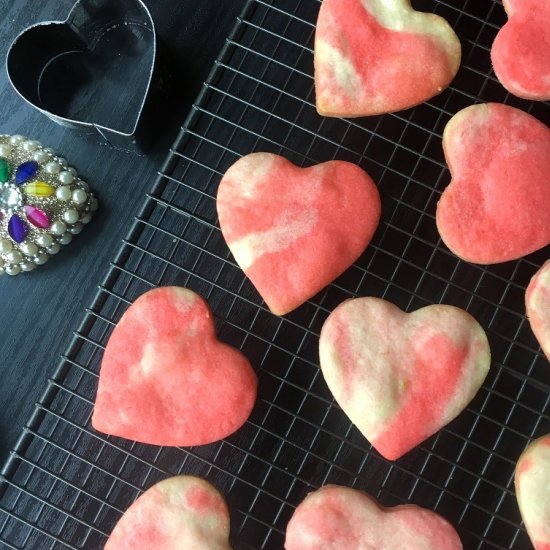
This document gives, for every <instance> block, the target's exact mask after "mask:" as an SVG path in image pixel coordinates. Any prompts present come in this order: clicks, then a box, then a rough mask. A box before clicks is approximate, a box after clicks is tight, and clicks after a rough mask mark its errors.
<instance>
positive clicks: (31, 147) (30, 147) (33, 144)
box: [23, 139, 42, 153]
mask: <svg viewBox="0 0 550 550" xmlns="http://www.w3.org/2000/svg"><path fill="white" fill-rule="evenodd" d="M40 145H42V144H41V143H40V142H39V141H35V140H34V139H30V140H29V141H25V143H23V149H25V151H27V152H29V153H32V152H33V151H36V150H37V149H38V148H39V147H40Z"/></svg>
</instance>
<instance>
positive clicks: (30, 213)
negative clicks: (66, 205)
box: [25, 205, 50, 229]
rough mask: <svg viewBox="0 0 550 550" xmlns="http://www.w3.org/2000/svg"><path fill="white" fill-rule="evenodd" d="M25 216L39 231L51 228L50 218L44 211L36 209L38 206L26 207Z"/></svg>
mask: <svg viewBox="0 0 550 550" xmlns="http://www.w3.org/2000/svg"><path fill="white" fill-rule="evenodd" d="M25 214H26V215H27V220H29V221H30V222H31V223H32V224H33V225H34V227H38V228H39V229H48V227H50V218H48V215H47V214H46V212H44V211H43V210H40V208H36V206H28V205H27V206H25Z"/></svg>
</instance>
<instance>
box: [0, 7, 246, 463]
mask: <svg viewBox="0 0 550 550" xmlns="http://www.w3.org/2000/svg"><path fill="white" fill-rule="evenodd" d="M145 3H146V4H147V5H148V7H149V9H150V11H151V14H152V16H153V19H154V21H155V26H156V29H157V33H158V36H159V39H160V40H161V42H162V43H163V45H164V46H166V47H167V48H168V49H169V51H170V52H171V54H172V65H171V66H172V69H173V72H174V75H176V76H177V77H178V78H176V79H174V83H175V82H179V84H177V85H176V84H174V85H173V86H177V87H178V88H177V89H174V90H173V92H174V93H173V94H172V97H173V98H174V100H173V102H172V103H170V104H169V112H170V116H168V117H166V120H165V122H164V123H163V124H162V125H161V128H160V129H159V131H158V133H157V135H156V136H154V140H153V148H152V149H151V150H150V151H149V152H148V153H147V154H146V155H143V156H138V155H136V154H135V153H134V154H132V153H128V152H123V151H119V150H113V149H110V148H108V147H106V146H105V145H104V144H102V143H100V142H99V140H98V139H96V138H95V137H93V136H83V135H82V134H80V133H78V132H77V131H75V130H70V129H66V128H63V127H61V126H59V125H57V124H56V123H54V122H52V121H50V120H49V119H48V118H47V117H45V116H44V115H43V114H41V113H39V112H38V111H36V110H34V109H33V108H32V107H30V106H29V105H27V104H26V103H25V102H24V101H23V100H22V99H21V98H20V97H19V96H18V95H17V94H16V92H15V91H14V90H13V88H12V87H11V85H10V83H9V81H8V78H7V75H6V69H5V66H4V64H2V68H1V70H0V114H1V125H0V133H8V134H15V133H19V134H23V135H26V136H32V137H33V138H34V139H37V140H39V141H41V142H42V143H43V144H44V145H45V146H47V147H51V148H52V149H54V150H55V151H56V152H58V153H59V154H61V155H63V156H65V157H66V158H67V159H69V162H70V164H71V165H72V166H74V167H75V168H76V169H77V170H78V172H79V174H81V175H82V177H83V179H85V180H86V181H88V182H89V184H90V185H91V187H92V188H93V190H94V192H95V194H96V196H97V197H98V199H99V202H100V209H99V211H98V213H97V215H96V217H95V219H94V220H93V221H92V223H91V224H90V225H89V226H87V227H86V228H85V230H84V231H83V232H82V233H81V234H80V235H79V236H78V237H77V238H75V240H74V241H73V242H72V243H71V244H70V245H69V246H67V247H66V248H64V249H63V250H62V251H61V252H60V253H59V255H57V256H56V257H54V258H52V259H51V260H50V261H49V262H48V263H47V264H45V265H43V266H40V267H39V268H38V269H36V270H35V271H33V272H31V273H24V274H21V275H18V276H15V277H10V276H8V275H3V276H2V277H0V296H1V300H2V306H1V307H0V464H1V463H3V462H4V461H5V459H6V457H7V455H8V452H9V450H10V449H11V448H12V447H13V446H14V444H15V442H16V440H17V438H18V436H19V434H20V433H21V431H22V429H23V427H24V425H25V422H26V421H27V420H28V418H29V416H30V414H31V413H32V410H33V407H34V404H35V402H36V401H37V400H38V399H39V397H40V395H41V394H42V392H43V391H44V389H45V387H46V383H47V379H48V377H49V376H51V375H52V374H53V372H54V370H55V368H56V366H57V364H58V362H59V357H60V355H61V354H62V353H63V352H64V351H65V349H66V348H67V346H68V344H69V342H70V339H71V334H72V332H73V331H74V330H76V328H77V327H78V324H79V322H80V320H81V318H82V316H83V313H84V309H85V307H86V306H88V305H89V304H90V303H91V301H92V299H93V297H94V295H95V293H96V290H97V286H98V284H99V283H100V281H101V280H102V279H103V277H104V275H105V273H106V271H107V268H108V266H109V262H110V261H111V260H112V259H113V258H114V256H115V254H116V252H117V249H118V248H119V246H120V243H121V240H122V239H123V238H124V236H125V235H126V234H127V232H128V229H129V226H130V224H131V221H132V218H133V216H134V215H135V214H136V213H137V212H138V210H139V207H140V205H141V203H142V201H143V198H144V193H146V192H147V191H148V190H149V189H150V188H151V187H152V185H153V183H154V180H155V176H156V173H157V171H158V170H159V169H160V166H161V165H162V162H163V160H164V157H165V156H166V152H167V149H168V147H169V146H170V144H171V143H172V141H173V139H174V137H175V136H176V134H177V130H178V128H179V126H180V125H181V123H182V122H183V120H184V119H185V116H186V114H187V112H188V111H189V109H190V108H191V105H192V102H193V100H194V99H195V97H196V95H197V93H198V92H199V91H200V87H201V85H202V82H203V81H204V80H205V79H206V76H207V75H208V72H209V71H210V69H211V67H212V64H213V62H214V60H215V58H216V57H217V54H218V52H219V50H220V49H221V47H222V46H223V44H224V42H225V39H226V37H227V35H228V34H229V32H230V30H231V28H232V27H233V24H234V22H235V18H236V17H237V16H238V14H239V13H240V11H241V10H242V8H243V6H244V4H245V0H231V1H228V0H179V1H177V2H174V1H173V0H145ZM72 5H73V1H72V0H45V1H42V2H38V1H37V0H17V1H14V0H0V13H2V22H1V23H0V51H1V53H2V56H4V59H5V56H6V53H7V50H8V47H9V45H10V44H11V42H12V41H13V39H14V38H15V37H16V36H17V35H18V34H19V33H20V32H21V31H22V30H23V29H24V28H26V27H27V26H29V25H31V24H33V23H36V22H40V21H49V20H62V19H65V17H66V15H67V14H68V12H69V10H70V8H71V7H72Z"/></svg>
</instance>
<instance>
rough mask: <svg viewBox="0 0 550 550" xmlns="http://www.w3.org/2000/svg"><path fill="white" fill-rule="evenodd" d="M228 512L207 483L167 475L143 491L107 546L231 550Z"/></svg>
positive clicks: (122, 549) (129, 549)
mask: <svg viewBox="0 0 550 550" xmlns="http://www.w3.org/2000/svg"><path fill="white" fill-rule="evenodd" d="M228 538H229V512H228V510H227V506H226V504H225V501H224V499H223V497H222V496H221V495H220V493H219V492H218V491H217V490H216V489H215V488H214V487H213V486H212V485H210V483H207V482H206V481H204V480H202V479H200V478H198V477H193V476H176V477H171V478H169V479H165V480H163V481H161V482H159V483H157V484H156V485H153V486H152V487H151V488H150V489H148V490H147V491H145V493H143V494H142V495H141V496H140V497H139V498H138V499H137V500H136V501H135V502H134V503H133V504H132V505H131V506H130V508H128V510H126V512H125V513H124V515H123V516H122V517H121V518H120V520H119V522H118V523H117V524H116V525H115V528H114V529H113V532H112V533H111V536H110V537H109V539H108V541H107V544H106V545H105V550H184V549H185V550H199V549H200V550H231V547H230V546H229V541H228Z"/></svg>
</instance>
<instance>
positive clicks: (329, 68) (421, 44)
mask: <svg viewBox="0 0 550 550" xmlns="http://www.w3.org/2000/svg"><path fill="white" fill-rule="evenodd" d="M460 57H461V48H460V41H459V40H458V37H457V36H456V34H455V33H454V31H453V30H452V28H451V27H450V26H449V24H448V23H447V21H445V20H444V19H443V18H442V17H439V16H437V15H434V14H431V13H421V12H418V11H415V10H413V9H412V7H411V3H410V1H409V0H324V1H323V3H322V4H321V9H320V11H319V17H318V20H317V29H316V32H315V58H314V61H315V90H316V97H317V111H318V112H319V114H321V115H325V116H343V117H358V116H365V115H376V114H381V113H388V112H392V111H399V110H401V109H407V108H409V107H412V106H413V105H418V104H419V103H422V102H423V101H426V100H427V99H429V98H431V97H433V96H435V95H436V94H438V93H440V92H441V91H442V90H443V89H445V88H446V87H447V86H448V85H449V84H450V82H451V80H452V79H453V78H454V76H455V75H456V73H457V71H458V68H459V66H460Z"/></svg>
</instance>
